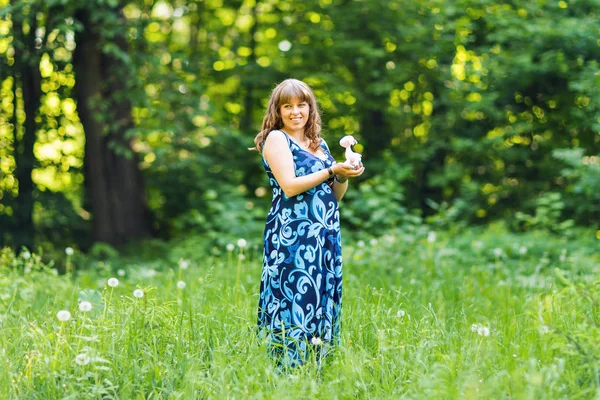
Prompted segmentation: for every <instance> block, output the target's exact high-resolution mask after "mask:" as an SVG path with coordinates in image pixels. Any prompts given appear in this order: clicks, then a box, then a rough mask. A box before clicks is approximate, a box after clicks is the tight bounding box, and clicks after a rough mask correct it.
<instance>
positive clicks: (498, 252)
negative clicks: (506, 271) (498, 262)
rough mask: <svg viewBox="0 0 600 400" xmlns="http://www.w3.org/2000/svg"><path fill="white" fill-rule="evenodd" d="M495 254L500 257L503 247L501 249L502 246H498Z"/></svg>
mask: <svg viewBox="0 0 600 400" xmlns="http://www.w3.org/2000/svg"><path fill="white" fill-rule="evenodd" d="M494 255H495V256H496V257H500V256H501V255H502V249H500V248H498V247H496V248H495V249H494Z"/></svg>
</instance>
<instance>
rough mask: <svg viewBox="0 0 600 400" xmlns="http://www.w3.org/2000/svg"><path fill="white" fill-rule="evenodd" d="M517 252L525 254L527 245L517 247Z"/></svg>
mask: <svg viewBox="0 0 600 400" xmlns="http://www.w3.org/2000/svg"><path fill="white" fill-rule="evenodd" d="M519 254H527V247H525V246H521V247H520V248H519Z"/></svg>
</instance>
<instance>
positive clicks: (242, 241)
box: [237, 239, 248, 249]
mask: <svg viewBox="0 0 600 400" xmlns="http://www.w3.org/2000/svg"><path fill="white" fill-rule="evenodd" d="M237 245H238V247H239V248H240V249H244V248H246V246H247V245H248V243H247V242H246V239H240V240H238V241H237Z"/></svg>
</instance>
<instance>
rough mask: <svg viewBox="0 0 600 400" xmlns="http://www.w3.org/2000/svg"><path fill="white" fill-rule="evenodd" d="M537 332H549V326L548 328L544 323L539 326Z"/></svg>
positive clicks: (543, 333)
mask: <svg viewBox="0 0 600 400" xmlns="http://www.w3.org/2000/svg"><path fill="white" fill-rule="evenodd" d="M539 332H540V334H542V335H545V334H547V333H550V328H548V327H547V326H546V325H543V326H540V329H539Z"/></svg>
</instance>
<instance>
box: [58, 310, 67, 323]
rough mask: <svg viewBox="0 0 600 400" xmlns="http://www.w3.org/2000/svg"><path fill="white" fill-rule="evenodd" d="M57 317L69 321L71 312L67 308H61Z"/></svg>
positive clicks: (61, 320) (62, 320)
mask: <svg viewBox="0 0 600 400" xmlns="http://www.w3.org/2000/svg"><path fill="white" fill-rule="evenodd" d="M56 318H58V320H59V321H60V322H67V321H68V320H70V319H71V313H70V312H69V311H67V310H60V311H59V312H57V313H56Z"/></svg>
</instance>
